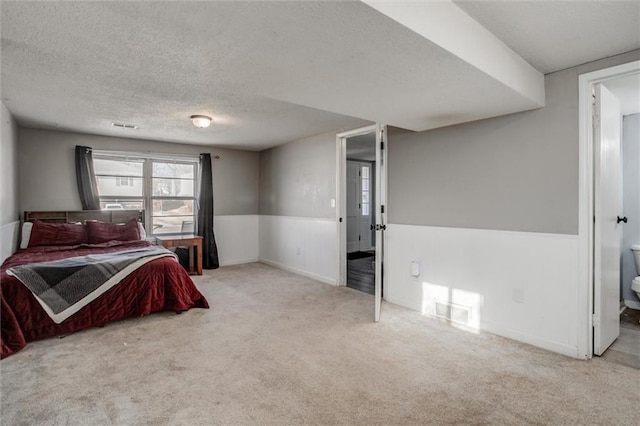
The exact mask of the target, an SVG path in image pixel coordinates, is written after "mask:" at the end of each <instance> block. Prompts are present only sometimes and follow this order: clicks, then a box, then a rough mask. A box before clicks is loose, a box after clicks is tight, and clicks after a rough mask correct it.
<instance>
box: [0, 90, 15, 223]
mask: <svg viewBox="0 0 640 426" xmlns="http://www.w3.org/2000/svg"><path fill="white" fill-rule="evenodd" d="M0 103H1V104H2V105H1V106H0V108H1V111H0V126H1V127H2V128H1V131H0V133H1V136H0V137H1V139H0V225H6V224H7V223H11V222H15V221H17V220H19V208H18V202H19V201H18V198H19V196H18V189H19V188H18V125H17V124H16V121H15V120H14V119H13V116H12V115H11V113H10V112H9V110H8V109H7V107H6V106H5V105H4V102H0Z"/></svg>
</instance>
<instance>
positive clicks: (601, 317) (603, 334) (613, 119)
mask: <svg viewBox="0 0 640 426" xmlns="http://www.w3.org/2000/svg"><path fill="white" fill-rule="evenodd" d="M593 123H594V126H593V128H594V130H593V131H594V134H593V136H594V137H593V141H594V172H595V173H594V214H595V218H594V253H593V254H594V264H593V265H594V271H593V278H594V282H593V291H594V293H593V296H594V299H593V353H594V354H595V355H602V354H603V353H604V351H606V350H607V348H608V347H609V346H610V345H611V344H612V343H613V341H614V340H616V339H617V338H618V335H619V334H620V241H621V235H622V224H623V220H624V219H623V218H621V217H620V215H621V214H622V165H621V151H620V133H621V131H620V126H621V115H620V103H619V101H618V99H617V98H616V97H615V95H613V94H612V93H611V92H610V91H609V90H608V89H607V88H606V87H604V86H603V85H602V84H597V85H596V86H595V103H594V117H593Z"/></svg>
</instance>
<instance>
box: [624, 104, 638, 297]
mask: <svg viewBox="0 0 640 426" xmlns="http://www.w3.org/2000/svg"><path fill="white" fill-rule="evenodd" d="M622 128H623V129H622V181H623V209H624V215H625V216H626V217H627V218H628V219H629V222H628V223H626V224H625V225H624V226H623V227H622V230H623V234H622V275H621V278H622V280H621V286H622V291H621V294H620V295H621V296H622V299H623V300H632V301H635V302H637V301H638V297H637V296H636V294H635V293H634V292H633V291H632V290H631V281H632V280H633V279H634V278H635V277H636V276H637V275H638V274H637V272H636V266H635V264H634V260H633V253H632V252H631V245H633V244H640V114H634V115H627V116H626V117H624V119H623V122H622Z"/></svg>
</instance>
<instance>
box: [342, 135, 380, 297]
mask: <svg viewBox="0 0 640 426" xmlns="http://www.w3.org/2000/svg"><path fill="white" fill-rule="evenodd" d="M346 145H347V146H346V152H347V173H346V187H347V199H346V201H347V215H346V227H347V253H346V262H347V281H346V285H347V287H350V288H353V289H355V290H359V291H363V292H365V293H369V294H375V260H376V251H375V238H376V236H375V229H374V228H375V215H374V214H373V213H374V207H375V205H376V200H375V193H376V186H375V185H376V183H375V171H376V161H375V160H376V136H375V131H373V132H369V133H365V134H361V135H356V136H353V137H349V138H347V139H346Z"/></svg>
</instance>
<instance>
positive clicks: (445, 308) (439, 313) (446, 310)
mask: <svg viewBox="0 0 640 426" xmlns="http://www.w3.org/2000/svg"><path fill="white" fill-rule="evenodd" d="M435 304H436V306H435V307H436V308H435V315H436V317H438V318H442V319H446V320H447V321H451V322H455V323H457V324H462V325H469V318H470V317H471V308H469V307H468V306H460V305H456V304H455V303H450V302H441V301H439V300H436V301H435Z"/></svg>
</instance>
